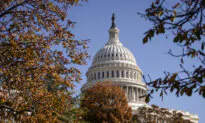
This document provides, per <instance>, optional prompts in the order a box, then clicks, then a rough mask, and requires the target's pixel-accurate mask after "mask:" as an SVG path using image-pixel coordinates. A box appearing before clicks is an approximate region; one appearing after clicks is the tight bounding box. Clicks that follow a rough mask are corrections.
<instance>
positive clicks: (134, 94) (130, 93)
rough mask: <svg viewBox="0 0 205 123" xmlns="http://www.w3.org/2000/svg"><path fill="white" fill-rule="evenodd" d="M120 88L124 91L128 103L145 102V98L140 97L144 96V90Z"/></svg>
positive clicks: (128, 87)
mask: <svg viewBox="0 0 205 123" xmlns="http://www.w3.org/2000/svg"><path fill="white" fill-rule="evenodd" d="M121 88H122V89H123V90H124V91H125V94H126V97H127V100H128V101H129V102H142V103H144V102H145V97H142V98H140V97H141V96H145V95H146V90H144V89H141V88H138V87H133V86H121Z"/></svg>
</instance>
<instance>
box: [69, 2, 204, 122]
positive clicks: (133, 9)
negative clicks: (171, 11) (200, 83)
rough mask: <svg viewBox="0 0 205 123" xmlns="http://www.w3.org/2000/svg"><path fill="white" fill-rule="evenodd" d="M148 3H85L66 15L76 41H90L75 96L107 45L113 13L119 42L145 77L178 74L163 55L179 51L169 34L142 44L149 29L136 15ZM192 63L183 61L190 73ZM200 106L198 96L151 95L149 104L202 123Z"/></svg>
mask: <svg viewBox="0 0 205 123" xmlns="http://www.w3.org/2000/svg"><path fill="white" fill-rule="evenodd" d="M151 2H152V0H129V1H128V0H89V1H88V2H86V3H82V6H78V7H74V8H71V9H70V10H69V11H68V17H69V18H70V19H71V20H73V21H75V22H76V25H75V28H74V29H72V32H73V33H74V34H75V36H76V39H79V40H81V39H90V43H89V49H88V53H89V55H90V56H91V59H90V60H88V65H86V66H80V67H78V68H79V69H80V70H81V72H82V77H83V80H82V81H81V83H80V84H77V86H76V89H77V90H76V92H77V93H79V92H80V88H81V86H82V85H83V84H84V83H85V82H86V77H85V73H86V71H87V69H88V67H89V66H90V65H91V62H92V58H93V56H94V55H95V53H96V52H97V51H98V50H99V49H100V48H102V47H103V46H104V45H105V43H106V42H107V41H108V29H109V28H110V26H111V15H112V13H113V12H115V13H116V24H117V27H118V28H119V29H120V41H121V42H122V43H123V45H124V46H125V47H127V48H128V49H130V51H131V52H132V53H133V55H134V56H135V58H136V61H137V64H138V66H139V67H140V68H141V69H142V71H143V74H144V75H145V76H146V75H148V74H149V75H150V76H151V77H152V78H153V79H154V78H157V77H161V76H162V75H163V72H164V71H165V70H166V71H170V72H174V71H177V70H179V59H177V58H173V57H171V56H169V55H167V54H166V52H167V51H168V50H169V49H172V50H173V51H174V52H176V53H179V52H180V49H179V48H178V47H177V46H176V45H174V44H173V43H172V42H171V39H172V34H171V33H170V34H168V35H167V36H168V39H166V38H165V36H164V35H161V36H157V37H155V38H154V39H153V40H152V41H151V42H150V43H148V44H145V45H143V44H142V38H143V36H144V35H143V33H144V32H145V31H146V30H148V29H149V28H151V26H152V25H151V23H149V22H148V21H145V20H144V19H143V18H141V17H140V16H139V15H138V14H137V12H143V11H144V10H145V9H146V8H147V7H149V6H150V4H151ZM172 2H173V1H172ZM169 4H170V5H171V4H172V3H167V6H169ZM194 62H195V63H196V62H197V61H196V60H195V61H193V60H186V61H185V66H186V67H187V68H188V69H192V67H191V66H192V64H193V63H194ZM204 102H205V99H203V98H202V97H200V96H198V94H194V95H192V97H187V96H183V97H176V96H175V95H174V94H169V95H168V96H165V97H164V100H163V101H162V100H161V98H160V97H159V96H158V94H155V95H154V98H153V99H152V100H151V102H150V104H156V105H158V106H160V107H164V108H170V109H177V110H183V111H188V112H190V113H193V114H198V115H199V118H200V120H199V123H205V117H204V113H205V106H204ZM202 104H203V105H202Z"/></svg>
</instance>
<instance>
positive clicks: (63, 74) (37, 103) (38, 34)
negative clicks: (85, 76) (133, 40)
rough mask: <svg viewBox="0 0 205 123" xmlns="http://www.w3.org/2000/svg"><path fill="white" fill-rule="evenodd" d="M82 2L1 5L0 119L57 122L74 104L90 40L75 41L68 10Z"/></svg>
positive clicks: (26, 0) (15, 0)
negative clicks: (73, 95)
mask: <svg viewBox="0 0 205 123" xmlns="http://www.w3.org/2000/svg"><path fill="white" fill-rule="evenodd" d="M78 4H79V1H78V0H1V1H0V88H1V89H0V117H1V119H4V118H5V119H14V120H16V121H18V120H20V121H27V122H31V121H33V122H35V121H38V122H43V121H48V122H49V121H52V122H56V121H58V117H59V116H61V114H63V113H64V111H65V109H67V108H69V107H70V106H71V103H70V99H71V97H70V91H68V90H69V89H72V88H73V82H74V81H76V82H78V81H80V80H81V78H80V74H81V73H80V71H79V70H78V69H76V68H75V67H73V65H75V64H76V65H83V64H86V61H85V60H86V58H87V57H88V55H87V52H86V48H87V41H79V40H75V39H74V34H72V33H71V28H72V27H73V22H72V21H71V20H69V19H68V18H67V10H68V8H69V7H73V6H76V5H78Z"/></svg>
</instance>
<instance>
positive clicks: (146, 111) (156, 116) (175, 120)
mask: <svg viewBox="0 0 205 123" xmlns="http://www.w3.org/2000/svg"><path fill="white" fill-rule="evenodd" d="M165 121H166V122H168V123H191V121H189V120H185V119H184V118H183V114H182V113H180V112H177V111H169V110H168V109H166V108H160V107H158V106H156V105H152V106H151V107H139V108H138V110H137V111H136V112H135V115H134V116H133V118H132V122H135V123H158V122H165Z"/></svg>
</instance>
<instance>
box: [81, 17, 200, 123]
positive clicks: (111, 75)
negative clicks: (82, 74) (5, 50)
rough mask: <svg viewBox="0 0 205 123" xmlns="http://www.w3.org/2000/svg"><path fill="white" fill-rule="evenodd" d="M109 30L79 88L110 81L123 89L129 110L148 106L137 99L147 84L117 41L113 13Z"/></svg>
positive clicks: (189, 117) (137, 67) (144, 91)
mask: <svg viewBox="0 0 205 123" xmlns="http://www.w3.org/2000/svg"><path fill="white" fill-rule="evenodd" d="M108 32H109V40H108V42H107V43H106V44H105V46H104V47H103V48H101V49H100V50H99V51H98V52H97V53H96V55H95V56H94V58H93V62H92V65H91V67H90V68H89V69H88V71H87V73H86V77H87V82H86V83H85V84H84V85H83V86H82V88H81V91H82V92H83V91H85V90H86V89H88V88H90V87H92V86H93V85H94V84H95V83H96V82H104V81H110V82H112V83H113V84H115V85H117V86H119V87H121V88H122V89H123V90H124V91H125V93H126V97H127V100H128V105H129V106H130V107H131V108H132V110H137V108H138V107H140V106H148V104H147V103H146V102H145V99H144V98H140V97H141V96H143V95H145V94H146V93H147V90H148V89H147V86H146V84H145V83H143V82H142V71H141V70H140V68H139V66H138V65H137V64H136V59H135V57H134V56H133V54H132V53H131V52H130V50H129V49H127V48H126V47H124V46H123V44H122V43H121V42H120V40H119V29H118V28H117V27H116V24H115V16H114V14H113V16H112V25H111V27H110V29H109V31H108ZM180 112H182V111H180ZM182 114H183V115H184V117H185V118H188V119H190V120H191V121H192V122H194V123H198V116H197V115H192V114H190V113H189V112H182Z"/></svg>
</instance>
